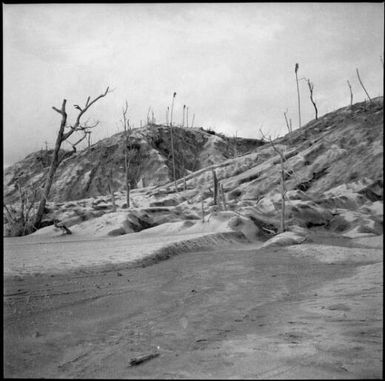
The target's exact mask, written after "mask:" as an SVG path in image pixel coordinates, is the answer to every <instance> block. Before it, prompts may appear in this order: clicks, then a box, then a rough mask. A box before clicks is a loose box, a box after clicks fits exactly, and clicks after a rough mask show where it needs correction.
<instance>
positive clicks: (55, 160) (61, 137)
mask: <svg viewBox="0 0 385 381" xmlns="http://www.w3.org/2000/svg"><path fill="white" fill-rule="evenodd" d="M108 91H109V88H108V87H107V89H106V91H105V92H104V93H103V94H101V95H99V96H98V97H96V98H95V99H93V100H92V101H90V97H88V98H87V102H86V104H85V106H84V108H81V107H80V106H78V105H75V108H76V109H78V110H79V114H78V115H77V118H76V121H75V124H74V125H73V126H67V112H66V103H67V100H66V99H63V103H62V106H61V109H58V108H56V107H52V108H53V109H54V110H55V111H56V112H58V113H59V114H60V115H61V117H62V119H61V122H60V128H59V132H58V135H57V138H56V143H55V149H54V152H53V155H52V161H51V166H50V169H49V172H48V177H47V180H46V183H45V186H44V190H43V198H42V199H41V201H40V204H39V208H38V211H37V213H36V219H35V224H34V226H35V228H36V229H38V228H39V227H40V224H41V221H42V218H43V215H44V208H45V205H46V202H47V199H48V197H49V192H50V190H51V186H52V182H53V178H54V176H55V172H56V170H57V168H58V166H59V164H60V161H59V152H60V147H61V145H62V143H63V142H64V141H65V140H67V139H68V138H69V137H70V136H71V135H72V134H73V133H74V132H76V131H84V129H85V127H84V126H81V124H80V120H81V117H82V116H83V115H84V114H85V113H86V112H87V110H88V109H89V108H90V107H91V106H92V105H93V104H94V103H95V102H97V101H98V100H99V99H101V98H103V97H105V96H106V95H107V94H108ZM66 127H69V131H68V132H64V129H65V128H66Z"/></svg>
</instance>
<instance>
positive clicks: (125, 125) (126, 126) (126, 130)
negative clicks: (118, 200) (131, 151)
mask: <svg viewBox="0 0 385 381" xmlns="http://www.w3.org/2000/svg"><path fill="white" fill-rule="evenodd" d="M127 110H128V103H127V100H126V103H125V107H124V108H123V110H122V114H123V120H122V123H123V128H124V172H125V180H126V203H127V208H129V207H130V190H131V185H130V177H129V174H128V169H129V161H128V135H129V133H131V128H130V121H129V120H128V119H127Z"/></svg>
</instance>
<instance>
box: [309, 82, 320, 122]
mask: <svg viewBox="0 0 385 381" xmlns="http://www.w3.org/2000/svg"><path fill="white" fill-rule="evenodd" d="M307 85H308V86H309V91H310V100H311V103H313V106H314V110H315V120H318V109H317V105H316V104H315V102H314V99H313V90H314V83H312V82H310V79H308V80H307Z"/></svg>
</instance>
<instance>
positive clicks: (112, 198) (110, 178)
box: [107, 170, 116, 212]
mask: <svg viewBox="0 0 385 381" xmlns="http://www.w3.org/2000/svg"><path fill="white" fill-rule="evenodd" d="M107 181H108V190H109V191H110V195H111V202H112V211H113V212H116V203H115V192H114V186H113V184H112V170H111V171H110V173H109V175H108V180H107Z"/></svg>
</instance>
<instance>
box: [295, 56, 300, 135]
mask: <svg viewBox="0 0 385 381" xmlns="http://www.w3.org/2000/svg"><path fill="white" fill-rule="evenodd" d="M298 69H299V65H298V64H297V63H296V64H295V69H294V70H295V80H296V82H297V96H298V126H299V128H301V98H300V95H299V84H298V74H297V72H298Z"/></svg>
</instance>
